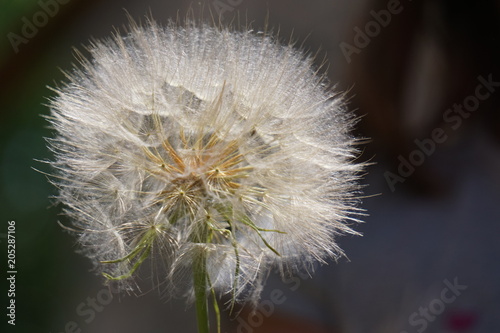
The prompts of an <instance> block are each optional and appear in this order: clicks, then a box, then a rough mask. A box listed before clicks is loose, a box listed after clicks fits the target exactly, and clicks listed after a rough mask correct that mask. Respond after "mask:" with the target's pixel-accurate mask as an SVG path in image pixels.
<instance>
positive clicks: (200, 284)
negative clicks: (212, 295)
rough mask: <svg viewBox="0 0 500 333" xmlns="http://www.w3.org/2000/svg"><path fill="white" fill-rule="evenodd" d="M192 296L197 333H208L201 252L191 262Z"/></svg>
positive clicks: (205, 280)
mask: <svg viewBox="0 0 500 333" xmlns="http://www.w3.org/2000/svg"><path fill="white" fill-rule="evenodd" d="M193 282H194V295H195V299H196V301H195V302H196V319H197V322H198V333H209V323H208V306H207V301H208V300H207V267H206V258H205V253H203V251H201V252H200V253H199V255H198V256H197V257H196V258H195V260H194V262H193Z"/></svg>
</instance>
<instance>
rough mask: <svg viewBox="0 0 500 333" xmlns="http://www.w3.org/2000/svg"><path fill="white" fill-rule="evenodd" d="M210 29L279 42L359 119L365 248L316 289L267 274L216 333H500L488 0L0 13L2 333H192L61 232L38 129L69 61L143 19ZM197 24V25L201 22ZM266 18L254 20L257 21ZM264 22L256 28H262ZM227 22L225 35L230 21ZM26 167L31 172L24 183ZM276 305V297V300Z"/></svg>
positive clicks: (176, 314)
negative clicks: (232, 28) (109, 275)
mask: <svg viewBox="0 0 500 333" xmlns="http://www.w3.org/2000/svg"><path fill="white" fill-rule="evenodd" d="M190 7H191V9H192V10H193V12H194V13H195V14H194V15H195V16H200V17H201V16H204V17H205V18H206V19H209V18H210V16H211V15H210V13H212V15H213V16H215V17H217V16H219V15H221V20H222V22H223V23H229V22H237V21H238V20H239V22H241V24H243V25H246V24H248V23H251V25H252V27H253V28H254V29H255V30H262V29H264V28H265V27H266V24H267V25H268V26H269V27H271V28H272V29H273V30H274V31H278V30H279V34H280V36H281V38H283V40H284V41H285V42H286V41H288V39H289V37H290V36H293V38H294V39H295V40H297V41H299V43H298V44H299V45H303V46H304V49H305V50H307V51H308V52H311V53H312V54H316V53H318V56H317V58H316V59H317V61H316V63H317V66H318V67H319V66H320V65H321V63H322V62H323V60H324V59H326V60H327V62H328V67H324V70H325V71H326V73H327V75H328V77H329V79H330V81H331V82H332V84H334V85H336V86H337V89H338V90H342V91H346V92H347V96H348V97H349V100H348V102H349V108H350V109H352V110H353V112H356V114H357V115H359V116H360V117H361V119H360V122H359V124H358V127H357V133H356V134H357V135H358V136H360V137H365V138H370V142H369V143H368V144H366V145H364V146H363V154H362V155H361V157H360V159H361V160H362V161H370V162H373V164H372V165H371V166H370V167H369V168H368V169H367V175H366V177H365V178H364V180H363V182H364V183H365V187H364V193H365V196H366V198H364V200H363V208H364V209H366V213H367V214H368V215H367V216H365V217H363V219H364V221H365V223H364V224H360V225H359V226H357V228H356V229H357V230H358V231H360V232H361V233H363V237H343V238H339V240H338V241H339V243H340V246H341V247H342V248H343V249H344V250H345V252H346V257H345V258H342V259H340V260H339V262H338V263H333V262H332V263H331V264H330V265H328V266H323V267H319V268H318V270H317V272H316V274H314V275H313V276H312V277H308V276H303V275H298V276H294V277H290V278H289V279H287V280H285V281H281V280H280V279H278V278H276V277H274V276H272V277H271V278H270V280H269V283H268V284H267V286H266V290H265V291H264V293H263V297H262V303H261V307H260V308H259V309H258V310H257V312H256V313H253V314H252V313H250V312H249V311H248V309H246V308H243V309H241V312H240V313H239V316H235V315H232V316H228V315H227V314H226V315H224V318H223V332H242V333H247V332H261V333H262V332H273V333H281V332H283V333H294V332H308V333H318V332H321V333H324V332H333V333H336V332H346V333H350V332H389V333H404V332H406V333H411V332H420V333H421V332H499V331H500V323H499V318H500V267H499V264H500V241H499V236H500V208H499V206H500V172H499V171H500V149H499V148H500V147H499V138H500V128H499V127H500V126H499V124H500V123H499V111H500V110H499V106H500V71H499V66H500V63H499V60H500V54H499V53H500V47H499V45H500V3H499V1H494V0H483V1H476V2H472V1H470V2H469V1H451V0H422V1H411V0H401V1H396V0H383V1H379V0H360V1H346V0H329V1H325V0H311V1H300V0H272V1H263V0H206V1H199V2H197V1H193V2H191V1H181V0H170V1H168V2H167V1H162V0H146V1H138V0H121V1H118V0H101V1H97V0H86V1H83V0H40V1H35V0H29V1H28V0H2V1H1V2H0V37H1V38H0V177H1V191H0V202H1V207H2V209H1V210H0V216H1V218H0V248H1V251H2V253H5V254H2V264H1V265H0V267H2V275H3V276H5V275H6V271H7V268H6V267H7V266H6V260H7V259H6V258H7V255H6V253H7V245H6V244H7V239H6V233H7V222H8V221H15V222H16V224H15V225H16V234H15V235H16V251H17V252H16V266H17V267H16V268H17V272H18V273H17V276H16V290H15V292H16V297H15V300H16V325H15V326H10V325H8V324H7V318H6V315H5V314H6V313H5V314H4V313H3V312H6V306H7V305H8V303H7V302H8V299H7V297H6V294H7V290H8V285H7V284H6V278H5V277H4V278H2V281H1V283H0V286H1V288H2V289H1V290H0V294H1V295H2V306H1V308H2V309H3V310H2V315H1V318H2V321H1V323H0V327H5V329H2V330H1V331H2V332H54V333H55V332H57V333H60V332H72V333H73V332H75V333H76V332H95V333H101V332H103V333H104V332H105V333H114V332H121V333H129V332H130V333H132V332H148V333H149V332H151V333H156V332H176V333H183V332H195V330H196V326H195V319H194V318H195V317H194V316H195V314H194V310H193V308H189V307H186V306H185V305H184V304H183V303H182V302H181V301H175V300H174V301H169V302H165V301H164V300H162V299H160V298H159V297H158V295H157V294H156V293H154V292H151V293H146V294H145V295H144V296H141V297H135V296H128V295H119V294H116V293H114V292H113V290H109V289H108V288H107V287H105V286H103V281H102V279H101V278H100V277H98V276H95V275H94V274H93V273H92V272H90V271H89V270H90V268H91V265H90V263H89V262H88V261H87V259H85V258H83V257H81V256H80V255H78V254H77V253H75V242H74V239H73V238H72V237H71V236H70V235H68V234H67V233H65V232H64V231H63V230H62V228H61V227H60V226H59V225H58V224H57V221H61V222H63V223H64V222H66V220H65V218H64V216H61V215H60V211H61V207H54V206H53V205H52V202H51V200H50V196H51V195H53V194H54V189H53V188H52V187H51V186H50V185H49V184H48V182H47V179H46V177H45V176H44V175H43V172H50V169H49V168H48V167H47V165H45V164H44V163H41V162H39V161H40V160H46V159H50V153H49V151H48V150H47V148H46V145H45V141H44V137H50V136H51V131H50V130H49V129H48V128H47V123H46V121H45V120H44V119H43V117H42V116H43V115H47V114H48V112H49V111H48V109H47V107H46V106H44V103H46V102H47V98H50V97H51V96H52V95H53V92H52V91H51V90H50V89H48V88H47V86H55V85H56V84H57V82H60V81H61V80H63V79H64V78H63V75H62V73H61V71H60V69H69V68H71V63H72V62H74V57H73V51H72V48H73V47H76V48H79V49H81V48H82V45H85V44H87V43H88V41H89V39H90V38H104V37H107V36H109V35H110V33H111V32H112V31H113V29H114V28H121V27H122V26H123V25H125V24H127V16H126V11H127V12H128V13H129V14H130V16H131V17H133V18H134V19H136V20H144V17H145V15H146V14H148V13H151V14H152V16H153V18H154V19H155V20H157V21H159V22H163V23H166V22H168V21H169V20H170V19H174V20H175V18H176V17H177V16H180V17H184V16H185V14H186V12H187V11H188V9H189V8H190ZM200 12H203V13H204V14H200ZM267 18H268V19H267ZM266 20H267V21H266ZM234 24H235V25H238V23H234ZM34 169H37V170H40V171H42V173H40V172H36V171H35V170H34ZM276 295H279V297H277V296H276Z"/></svg>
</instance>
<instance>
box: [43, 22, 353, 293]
mask: <svg viewBox="0 0 500 333" xmlns="http://www.w3.org/2000/svg"><path fill="white" fill-rule="evenodd" d="M89 51H90V60H85V59H84V58H81V59H80V66H78V68H75V69H74V70H73V71H72V72H71V73H70V74H67V78H68V82H67V83H65V84H64V85H63V86H62V87H61V88H58V89H56V91H57V96H56V97H55V98H54V99H53V100H51V102H50V109H51V116H50V117H49V119H50V122H51V124H52V125H53V127H54V129H55V130H56V136H55V137H54V138H53V139H51V140H50V146H51V149H52V150H53V152H54V154H55V161H53V162H51V164H52V165H53V166H54V168H55V169H56V170H57V172H56V175H55V177H54V180H53V182H54V183H55V184H56V185H57V187H58V188H59V190H60V193H59V196H58V199H59V201H60V202H62V203H63V204H64V206H65V213H66V214H67V215H68V216H69V217H70V218H71V220H72V223H73V226H74V229H76V230H78V231H79V243H80V244H81V249H82V251H83V252H84V253H85V254H86V255H88V256H89V257H90V258H91V259H92V260H93V262H94V263H95V265H96V268H97V269H98V271H99V272H101V273H102V274H103V275H104V276H105V277H106V278H108V279H111V280H118V281H121V282H123V283H124V284H127V283H128V282H129V281H133V278H134V276H135V275H136V273H138V269H139V268H140V267H141V265H142V264H143V263H144V262H146V261H151V264H152V266H154V267H157V270H155V271H154V272H153V273H152V274H153V275H154V276H152V277H151V278H152V280H153V281H154V282H155V283H156V284H160V285H165V286H166V287H167V288H168V289H167V290H168V292H173V291H174V290H176V289H180V291H181V292H184V293H186V294H187V295H193V294H195V293H196V290H194V289H196V288H194V287H195V284H196V274H195V279H194V280H195V283H193V279H185V278H183V277H184V274H185V273H186V272H190V271H193V270H194V271H196V270H197V269H194V268H193V267H195V268H196V267H198V268H200V267H201V268H200V269H201V270H199V272H201V274H202V279H204V281H205V282H206V283H204V284H203V285H204V286H205V289H206V290H207V292H210V291H211V290H219V291H221V292H222V293H227V294H229V295H231V297H232V299H233V300H234V301H244V300H248V299H250V300H254V301H255V300H256V299H257V298H258V293H259V291H260V290H261V285H262V283H263V279H264V278H265V277H266V276H267V274H268V272H269V269H270V268H271V267H276V266H277V267H279V269H280V271H281V272H282V273H283V274H289V273H290V272H292V271H294V270H300V269H306V270H308V269H311V267H312V265H313V263H315V262H324V261H326V260H327V259H328V258H332V257H336V256H338V255H340V254H341V250H340V249H339V247H338V246H337V244H336V242H335V239H334V238H335V236H336V235H338V234H345V233H355V232H354V231H353V230H352V229H351V228H350V226H349V225H350V224H351V223H350V222H352V221H355V218H354V217H353V214H355V213H356V211H357V210H358V208H356V207H357V206H356V205H357V198H356V195H357V190H358V186H357V185H356V180H357V178H358V177H359V173H360V171H361V169H362V164H361V163H355V162H354V161H355V158H356V156H357V154H358V152H357V151H356V150H355V148H354V146H355V143H356V140H355V139H354V138H353V137H352V136H351V135H350V134H349V133H350V130H351V127H352V125H353V122H354V120H353V117H352V115H351V114H350V113H348V112H347V111H346V110H345V108H344V105H343V103H342V100H341V98H339V97H338V95H337V94H335V93H334V92H332V91H331V89H329V87H328V83H327V82H325V80H324V79H323V78H321V77H319V76H318V74H317V71H315V69H314V67H313V66H312V60H311V59H310V58H308V57H306V56H304V55H303V54H302V53H300V52H298V51H296V50H295V49H294V48H293V47H292V46H291V45H288V46H283V45H281V44H280V43H279V42H277V41H276V40H275V39H274V38H272V37H270V36H267V35H266V34H262V33H261V34H255V33H252V32H251V31H244V32H236V31H233V30H230V29H225V28H214V27H210V26H205V25H198V24H187V25H186V26H185V27H179V26H176V25H174V24H171V25H168V26H166V27H160V26H158V25H157V24H155V23H151V22H150V23H149V24H147V25H146V26H144V27H138V26H136V25H132V27H131V29H130V31H129V33H128V34H127V35H126V36H125V37H120V36H118V35H117V36H114V37H113V38H111V39H109V40H105V41H98V42H94V43H92V44H91V45H90V47H89ZM200 265H201V266H200ZM195 273H196V272H195ZM179 277H181V278H179Z"/></svg>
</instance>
